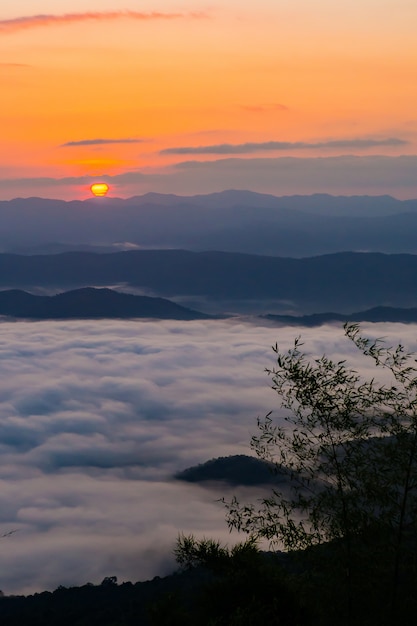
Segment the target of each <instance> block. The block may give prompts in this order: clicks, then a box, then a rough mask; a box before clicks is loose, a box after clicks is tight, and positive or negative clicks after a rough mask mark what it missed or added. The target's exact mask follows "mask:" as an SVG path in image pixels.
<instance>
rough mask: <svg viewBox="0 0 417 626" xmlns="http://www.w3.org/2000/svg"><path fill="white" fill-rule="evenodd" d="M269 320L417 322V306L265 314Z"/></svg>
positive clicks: (300, 322) (291, 322) (297, 322)
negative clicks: (409, 307)
mask: <svg viewBox="0 0 417 626" xmlns="http://www.w3.org/2000/svg"><path fill="white" fill-rule="evenodd" d="M262 317H265V318H267V319H269V320H272V321H274V322H280V323H281V324H285V325H287V326H288V325H289V326H321V325H322V324H327V323H328V322H342V323H344V322H399V323H403V324H415V323H417V308H413V309H398V308H393V307H389V306H377V307H374V308H373V309H368V310H367V311H358V312H356V313H350V314H347V313H345V314H343V313H313V315H299V316H296V315H273V314H269V315H264V316H262Z"/></svg>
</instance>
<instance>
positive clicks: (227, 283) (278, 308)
mask: <svg viewBox="0 0 417 626" xmlns="http://www.w3.org/2000/svg"><path fill="white" fill-rule="evenodd" d="M416 284H417V256H416V255H407V254H399V255H386V254H377V253H353V252H346V253H338V254H333V255H323V256H318V257H311V258H303V259H291V258H282V257H269V256H259V255H248V254H233V253H227V252H190V251H185V250H138V251H132V252H117V253H112V254H95V253H87V252H71V253H64V254H58V255H36V256H24V255H10V254H1V255H0V288H3V289H9V288H20V289H26V290H28V291H31V292H34V293H36V290H37V289H39V288H42V289H45V288H47V289H51V290H52V291H54V292H56V291H62V290H64V289H66V290H68V289H76V288H80V287H89V286H100V287H117V288H118V290H119V291H123V290H124V291H128V292H130V293H140V294H141V295H148V296H153V297H155V296H158V297H163V298H169V299H173V300H174V301H176V302H178V303H180V304H182V305H184V306H187V307H191V308H197V309H201V310H203V311H206V312H210V313H212V312H213V313H227V312H236V313H242V312H249V309H248V306H249V305H248V303H249V304H250V305H251V307H252V308H251V310H250V312H251V313H255V314H258V313H262V312H264V313H273V314H274V313H275V314H283V315H306V314H311V313H326V312H328V311H334V312H335V313H343V314H349V313H353V312H355V311H361V310H364V309H368V308H372V307H376V306H387V307H394V308H404V307H417V292H416V290H415V289H414V285H416ZM206 305H210V307H211V308H210V309H209V308H207V306H206Z"/></svg>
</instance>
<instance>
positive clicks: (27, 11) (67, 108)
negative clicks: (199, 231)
mask: <svg viewBox="0 0 417 626" xmlns="http://www.w3.org/2000/svg"><path fill="white" fill-rule="evenodd" d="M57 4H58V5H59V7H58V6H57ZM34 5H36V10H34V9H35V7H34ZM58 8H59V10H58ZM416 23H417V4H416V3H415V2H411V1H408V0H396V1H395V2H394V1H392V0H385V1H381V0H380V1H379V2H376V1H374V0H362V1H361V2H359V1H358V0H352V1H351V2H350V3H349V6H346V7H340V6H336V4H335V3H334V2H330V0H318V1H316V2H312V1H311V0H292V1H291V2H289V1H287V0H285V1H280V0H258V2H257V3H253V2H248V1H243V2H242V1H241V2H236V1H235V0H230V1H227V0H226V1H225V2H223V3H222V4H217V5H216V4H205V3H203V2H202V1H201V0H193V1H192V2H191V0H185V1H184V2H182V3H176V2H173V0H161V2H160V3H159V4H156V3H155V1H154V0H152V1H150V0H146V1H143V2H140V3H138V2H133V1H131V0H130V1H128V2H126V3H125V4H124V5H123V9H121V8H120V5H118V6H115V4H114V3H112V2H109V1H101V2H100V3H99V2H96V1H95V0H89V1H84V2H80V1H78V0H75V1H74V0H73V1H72V2H71V3H69V2H67V1H66V0H63V1H62V2H59V3H56V2H54V1H52V0H49V1H48V0H44V1H43V2H35V3H34V2H33V1H29V0H16V1H15V2H14V3H13V6H11V5H9V6H8V7H7V8H5V7H2V8H0V81H1V93H2V97H1V99H0V123H1V128H2V133H1V140H0V142H1V157H0V198H1V197H6V196H7V197H9V196H10V194H11V195H13V194H14V193H16V194H18V192H19V185H20V187H21V188H22V193H21V194H20V195H28V194H29V195H36V194H37V192H36V189H37V188H40V185H39V180H37V179H39V178H40V177H46V178H51V179H63V178H73V179H74V185H75V187H74V193H75V195H76V194H77V193H80V191H79V190H78V191H76V182H75V179H76V178H77V177H78V178H80V177H91V178H92V179H93V178H97V177H105V176H118V175H120V174H123V173H124V172H132V171H139V172H144V173H155V172H161V173H163V172H165V171H169V166H170V165H172V164H175V163H178V162H182V161H188V160H193V161H195V160H197V161H207V160H217V159H219V158H225V157H226V158H227V157H228V156H233V157H234V158H239V159H247V158H251V159H257V158H258V157H259V158H265V157H269V158H277V157H288V156H291V157H302V158H306V157H307V158H311V157H329V156H337V155H346V154H355V155H387V156H398V155H416V154H417V114H416V104H417V46H416V45H415V32H414V30H415V29H414V26H415V24H416ZM98 140H99V141H98ZM270 142H275V143H273V144H271V143H270ZM283 142H285V144H284V143H283ZM340 142H344V143H340ZM66 144H67V145H66ZM68 144H69V145H68ZM225 144H226V145H225ZM247 144H251V147H250V149H248V150H246V148H245V146H246V145H247ZM258 144H268V145H266V146H265V145H258ZM293 144H295V145H293ZM208 146H221V148H213V147H212V148H207V147H208ZM230 146H231V147H230ZM196 147H201V148H202V150H201V151H200V153H195V152H192V151H191V150H189V151H188V152H187V151H186V150H185V149H192V148H196ZM175 148H179V149H180V150H178V151H175V150H173V149H175ZM167 149H168V150H170V153H162V151H164V150H167ZM181 150H182V152H181ZM204 151H205V152H204ZM167 167H168V170H167V169H166V168H167ZM12 179H15V180H16V184H15V185H13V184H12V182H11V180H12ZM20 179H26V182H22V181H20V182H19V180H20ZM32 179H33V180H34V185H32V187H31V183H30V180H32ZM2 180H3V181H4V185H3V192H2V191H1V189H2ZM64 186H65V191H64ZM70 186H71V185H70ZM6 187H7V191H6ZM131 192H132V189H131V188H129V189H126V190H124V189H123V185H121V184H120V185H119V186H118V195H126V194H127V195H129V194H130V193H131ZM140 192H141V185H140V183H139V182H138V188H137V193H140ZM185 192H186V190H185ZM68 193H69V190H68V185H67V184H65V185H63V186H62V189H61V190H60V185H59V184H58V183H57V184H55V187H54V193H53V192H52V190H51V194H52V195H54V196H56V195H58V196H63V197H64V196H67V195H68Z"/></svg>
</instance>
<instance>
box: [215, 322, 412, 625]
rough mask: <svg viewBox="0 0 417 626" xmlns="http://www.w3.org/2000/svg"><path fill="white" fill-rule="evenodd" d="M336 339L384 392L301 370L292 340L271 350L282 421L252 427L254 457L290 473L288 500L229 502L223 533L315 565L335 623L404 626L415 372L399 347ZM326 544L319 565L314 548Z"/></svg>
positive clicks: (311, 366) (327, 364) (345, 375)
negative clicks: (333, 605) (374, 371)
mask: <svg viewBox="0 0 417 626" xmlns="http://www.w3.org/2000/svg"><path fill="white" fill-rule="evenodd" d="M345 333H346V336H347V338H348V339H350V340H351V341H352V342H353V344H354V345H355V346H356V347H357V348H358V349H359V350H360V351H361V352H362V353H363V355H364V356H366V357H369V358H371V359H372V360H373V362H374V365H375V366H376V367H377V368H381V369H382V370H384V374H386V376H385V378H386V380H384V381H383V382H377V381H376V380H375V379H374V378H372V379H370V380H363V378H362V377H361V376H360V375H359V374H358V373H357V372H356V371H355V370H353V369H352V368H350V367H349V366H348V365H347V363H346V362H345V361H338V362H335V361H332V360H331V359H330V358H328V357H327V356H325V355H324V356H322V357H320V358H316V359H314V360H312V361H311V360H308V359H307V357H306V355H305V354H304V353H303V351H302V346H303V344H302V342H301V340H300V338H297V339H296V340H295V342H294V346H293V347H292V348H291V349H290V350H289V351H288V352H285V353H282V352H281V351H280V350H279V348H278V346H277V345H276V346H275V347H274V351H275V353H276V355H277V366H276V367H275V368H273V369H270V370H267V372H268V374H269V375H270V376H271V377H272V388H273V389H274V390H275V391H276V392H277V394H278V395H279V397H280V406H281V408H282V409H284V410H285V412H286V415H285V421H284V425H282V423H276V422H275V421H274V419H273V418H272V413H269V414H268V415H267V416H266V417H265V418H264V419H262V420H258V426H259V431H260V434H258V435H257V436H255V437H253V438H252V448H253V449H254V451H255V452H256V454H257V455H258V456H259V457H260V458H262V459H266V460H268V461H270V462H273V463H274V464H275V467H276V469H277V471H282V470H287V471H289V472H290V476H291V485H290V490H289V491H288V490H286V491H285V492H284V490H282V489H280V485H278V486H277V487H274V488H273V489H272V492H271V495H270V496H269V497H268V498H265V499H263V500H262V501H261V502H260V505H259V506H255V505H254V504H241V503H239V502H238V501H237V500H236V499H233V500H232V501H231V502H229V503H226V506H227V509H228V515H227V519H228V524H229V527H230V528H236V529H238V530H242V531H245V532H247V533H249V535H250V537H252V538H255V539H259V538H266V539H268V540H269V541H270V542H271V543H272V544H275V545H281V546H283V547H284V548H285V549H286V550H289V551H304V556H303V558H304V559H305V558H306V555H307V554H310V555H312V556H314V555H315V556H317V555H320V562H321V563H320V568H319V569H318V570H317V568H315V566H314V565H313V566H312V569H311V568H310V574H311V573H312V571H314V569H316V570H317V576H316V582H315V583H314V582H313V587H316V583H317V580H319V579H321V584H322V585H324V588H325V587H329V593H328V596H329V602H330V601H331V600H330V599H331V598H332V597H333V598H335V597H337V598H338V607H337V611H338V620H339V622H340V623H348V624H349V623H354V624H359V623H364V624H365V623H379V624H385V623H389V624H392V625H394V624H397V623H399V621H398V620H399V617H400V614H401V623H407V622H406V620H407V619H408V615H409V614H410V610H411V609H410V607H411V605H413V606H414V604H415V603H413V602H411V604H410V598H411V595H410V594H411V590H412V586H413V584H414V583H415V582H416V581H415V574H414V572H415V564H416V549H415V548H416V512H417V393H416V390H417V367H416V361H415V359H414V358H413V355H412V354H411V353H408V352H407V351H406V350H405V349H404V347H403V346H402V345H398V346H396V347H395V348H391V347H387V346H386V345H385V343H384V342H383V341H382V340H380V339H376V340H370V339H368V338H365V337H363V336H362V335H361V332H360V328H359V326H358V325H357V324H346V325H345ZM329 542H331V543H330V544H329ZM325 543H328V544H329V545H331V550H327V558H326V559H325V560H323V558H322V557H323V554H324V552H323V550H320V551H319V550H317V549H314V547H315V546H318V545H320V544H325ZM324 574H325V577H324V578H323V575H324ZM306 587H308V585H307V584H306ZM324 588H323V589H324ZM323 589H322V590H321V596H322V598H323V597H324V596H323V593H324V591H323ZM335 594H336V595H335ZM324 595H325V593H324ZM400 600H401V601H400ZM400 605H401V606H402V607H404V606H406V605H407V606H408V608H407V609H404V610H402V609H401V608H400ZM415 608H417V607H415ZM401 610H402V613H401ZM377 615H378V616H379V617H377ZM371 619H378V620H379V621H376V622H374V621H372V622H371V621H369V620H371ZM340 620H342V621H340ZM360 620H364V621H363V622H361V621H360Z"/></svg>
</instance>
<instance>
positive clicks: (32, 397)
mask: <svg viewBox="0 0 417 626" xmlns="http://www.w3.org/2000/svg"><path fill="white" fill-rule="evenodd" d="M367 328H368V329H369V330H370V333H371V336H375V337H376V336H388V337H389V341H390V342H392V343H393V344H396V343H398V342H401V343H403V344H404V345H406V346H407V347H410V349H415V348H416V340H415V326H404V325H400V324H398V325H396V324H389V325H388V324H379V325H371V324H370V325H368V326H367ZM300 332H301V334H302V336H303V340H304V343H305V349H306V351H307V352H308V353H309V354H313V355H316V356H320V355H321V354H323V353H324V352H326V353H327V354H328V356H330V357H331V358H337V359H338V360H339V359H341V358H346V359H348V361H349V363H352V365H353V366H355V367H356V368H357V369H359V370H360V371H363V372H366V373H367V374H368V375H370V374H371V373H372V369H371V367H370V365H369V363H368V362H367V361H364V359H358V358H357V356H356V353H355V349H354V347H353V346H352V344H351V343H350V342H348V341H347V340H346V339H345V338H344V336H343V331H342V329H341V328H338V327H332V326H323V327H321V328H318V329H301V330H300V329H297V328H283V327H277V326H273V325H271V324H267V323H264V324H263V325H262V326H261V325H259V326H258V325H255V324H252V323H250V322H248V321H242V320H239V319H235V320H234V321H230V320H229V321H226V320H218V321H208V322H186V323H183V322H158V321H141V322H136V321H109V320H102V321H98V322H97V321H94V322H87V321H72V322H68V323H63V322H18V323H10V322H2V323H0V376H1V380H2V385H1V389H0V483H1V489H0V534H3V533H5V532H8V531H10V530H18V531H19V532H18V533H16V534H15V535H12V536H10V537H8V538H5V539H3V541H2V568H1V571H0V588H1V589H2V590H3V591H4V592H5V593H21V592H26V593H28V592H33V591H40V590H42V589H54V588H56V587H57V586H58V585H60V584H63V585H75V584H84V583H85V582H87V581H91V582H94V583H99V582H100V581H101V580H102V579H103V578H104V577H105V576H112V575H116V576H118V577H119V580H120V581H122V580H140V579H145V578H149V577H152V576H154V575H162V574H164V573H167V572H168V571H169V570H170V569H172V568H173V561H172V557H171V549H172V547H173V544H174V542H175V539H176V537H177V535H178V533H179V532H180V531H184V532H186V533H187V532H194V533H196V534H197V535H198V536H202V535H205V536H214V537H218V538H220V539H222V540H224V541H231V540H233V538H234V537H233V536H232V537H230V536H229V534H228V530H227V527H226V524H225V521H224V517H225V511H224V509H223V507H222V505H221V504H220V503H219V502H217V499H218V498H219V497H221V496H222V495H224V496H226V497H228V496H229V495H230V493H231V492H229V491H227V487H223V486H222V487H220V488H219V491H210V490H208V489H205V488H203V487H199V486H192V485H186V484H182V483H176V482H175V481H172V479H171V476H172V474H173V473H174V472H175V471H177V470H180V469H184V468H185V467H188V466H190V465H194V464H196V463H201V462H204V461H206V460H208V459H209V458H212V457H214V456H222V455H223V456H224V455H228V454H236V453H246V454H247V453H249V452H250V450H249V441H250V437H251V435H252V434H254V432H255V431H256V418H257V416H263V415H265V414H266V413H267V412H268V411H269V410H271V409H276V408H277V406H278V402H277V397H276V395H275V393H274V392H273V391H272V390H271V389H270V380H269V379H268V377H267V376H266V375H265V373H264V368H265V367H271V366H272V365H273V364H274V354H273V352H272V350H271V348H270V346H272V345H273V344H275V342H276V341H278V342H279V345H280V348H281V349H283V350H286V349H288V348H289V347H290V346H291V343H292V341H293V338H294V337H295V336H297V335H298V334H300ZM274 415H275V416H276V417H278V415H279V414H278V413H277V412H276V410H275V413H274ZM237 491H238V493H239V492H240V491H241V496H242V498H246V499H247V500H249V501H253V500H254V499H256V498H257V497H259V490H257V489H255V490H252V491H251V490H250V489H249V490H237ZM39 564H42V567H40V566H39Z"/></svg>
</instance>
